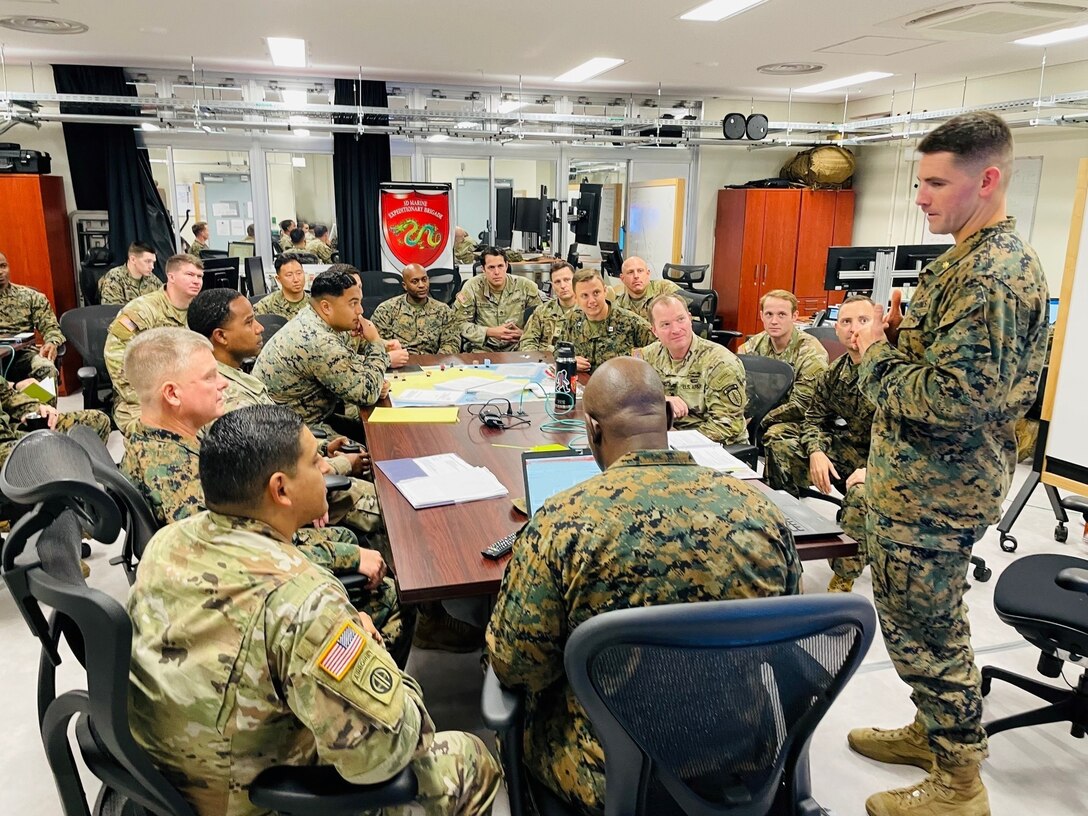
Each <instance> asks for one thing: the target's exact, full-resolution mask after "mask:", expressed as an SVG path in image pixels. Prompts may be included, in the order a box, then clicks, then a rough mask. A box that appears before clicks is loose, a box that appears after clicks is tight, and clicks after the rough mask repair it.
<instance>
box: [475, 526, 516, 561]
mask: <svg viewBox="0 0 1088 816" xmlns="http://www.w3.org/2000/svg"><path fill="white" fill-rule="evenodd" d="M518 532H519V531H518V530H515V531H514V532H512V533H510V535H506V536H503V537H502V538H500V539H499V540H498V541H496V542H495V543H494V544H492V545H491V546H490V547H488V548H487V549H486V550H480V553H481V554H482V555H483V557H484V558H493V559H494V558H502V557H503V556H504V555H506V554H507V553H508V552H510V550H512V549H514V539H515V538H517V537H518Z"/></svg>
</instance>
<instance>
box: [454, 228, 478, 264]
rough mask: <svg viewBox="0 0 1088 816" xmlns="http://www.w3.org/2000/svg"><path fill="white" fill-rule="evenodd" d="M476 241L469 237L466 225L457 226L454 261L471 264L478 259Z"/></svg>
mask: <svg viewBox="0 0 1088 816" xmlns="http://www.w3.org/2000/svg"><path fill="white" fill-rule="evenodd" d="M475 253H476V242H475V241H473V240H472V239H471V238H469V237H468V232H466V231H465V228H464V227H457V228H456V229H455V230H454V231H453V261H454V263H459V264H470V263H472V262H473V261H475V260H476V254H475Z"/></svg>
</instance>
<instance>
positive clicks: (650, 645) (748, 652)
mask: <svg viewBox="0 0 1088 816" xmlns="http://www.w3.org/2000/svg"><path fill="white" fill-rule="evenodd" d="M875 629H876V615H875V613H874V611H873V608H872V605H871V604H870V603H869V602H868V601H867V600H865V599H864V598H861V597H858V596H853V595H838V596H832V595H818V596H797V597H789V598H760V599H755V600H737V601H715V602H707V603H692V604H674V605H668V606H657V607H644V608H634V609H622V610H617V611H613V612H606V613H604V614H602V615H599V616H597V617H595V618H592V619H591V620H589V621H586V622H585V623H583V624H581V625H580V626H579V627H578V628H577V629H575V630H574V632H573V634H572V635H571V637H570V640H569V641H568V642H567V645H566V648H565V650H564V661H563V662H564V666H565V669H566V675H567V678H568V680H569V681H570V684H571V687H572V688H573V689H574V692H575V694H576V695H577V697H578V700H579V701H580V702H581V703H582V705H583V706H584V707H585V710H586V712H587V714H588V715H589V718H590V721H591V722H592V723H593V728H594V730H595V731H596V733H597V734H598V736H599V737H600V739H601V744H602V746H603V747H604V753H605V777H606V790H605V810H604V812H605V814H606V816H613V815H614V814H615V815H618V814H663V813H684V814H699V816H704V815H706V816H710V814H723V815H724V814H735V815H736V816H757V814H759V815H762V814H769V813H772V812H773V813H782V814H820V813H822V812H823V811H822V810H821V809H820V807H819V805H818V804H816V802H815V801H813V799H812V794H811V790H810V787H811V786H810V781H809V770H808V742H809V739H810V738H811V736H812V733H813V731H814V730H815V728H816V726H817V725H818V723H819V721H820V719H821V718H822V717H823V716H824V714H825V713H826V712H827V709H828V708H829V707H830V705H831V703H832V702H833V701H834V699H835V697H836V696H837V695H838V694H839V692H840V691H841V690H842V688H843V687H844V686H845V685H846V682H847V681H848V680H849V679H850V677H851V675H852V674H853V673H854V671H855V670H856V669H857V667H858V666H859V665H860V664H861V660H862V658H863V657H864V656H865V653H866V651H867V650H868V647H869V644H870V643H871V642H872V638H873V634H874V632H875ZM519 703H520V700H519V697H518V696H517V695H515V694H514V693H512V692H510V691H507V690H504V689H502V688H501V686H499V685H498V681H497V679H496V678H495V675H494V673H493V672H489V675H488V678H487V679H486V680H485V685H484V720H485V722H486V723H487V724H488V725H489V726H490V727H493V728H496V730H498V731H499V732H500V736H501V737H502V739H501V740H500V744H501V746H502V752H503V757H502V758H503V764H504V768H505V770H506V775H507V785H508V790H509V792H510V804H511V812H512V813H514V814H515V816H516V815H517V814H518V813H519V812H521V808H522V804H523V800H522V799H521V798H517V799H515V793H517V794H518V795H519V797H520V795H521V794H522V793H523V792H524V791H525V789H526V788H529V789H530V791H531V794H532V795H533V796H534V798H537V794H538V793H539V792H540V788H541V787H542V786H540V785H539V783H536V782H535V780H532V779H529V780H526V779H525V776H524V773H523V769H522V766H521V762H520V753H519V752H520V749H521V741H520V740H518V739H516V734H512V733H511V732H510V731H509V730H506V729H505V726H506V725H508V724H512V727H513V728H514V729H516V727H517V723H518V722H519V721H520V720H519V714H518V713H517V709H518V705H519ZM526 782H528V784H526ZM545 801H547V802H548V805H547V806H545V807H546V808H547V809H548V810H552V811H554V812H558V807H559V806H560V805H561V804H562V803H560V802H558V800H556V798H555V797H554V796H552V797H548V798H546V799H545Z"/></svg>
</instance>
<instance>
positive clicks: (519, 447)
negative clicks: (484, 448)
mask: <svg viewBox="0 0 1088 816" xmlns="http://www.w3.org/2000/svg"><path fill="white" fill-rule="evenodd" d="M491 447H493V448H513V449H514V450H532V449H533V448H532V446H531V445H500V444H499V443H498V442H492V443H491Z"/></svg>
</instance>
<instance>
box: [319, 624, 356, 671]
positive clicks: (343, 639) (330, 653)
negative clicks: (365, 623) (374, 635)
mask: <svg viewBox="0 0 1088 816" xmlns="http://www.w3.org/2000/svg"><path fill="white" fill-rule="evenodd" d="M365 645H366V636H365V635H364V634H363V630H362V629H361V628H359V626H358V625H356V624H354V623H352V622H351V621H344V625H343V626H341V627H340V631H339V632H337V633H336V636H335V637H334V638H333V639H332V642H331V643H329V645H328V646H326V647H325V651H324V653H323V654H322V655H321V657H320V658H319V659H318V661H317V665H318V667H320V668H321V670H322V671H324V672H325V673H326V674H328V675H329V676H330V677H332V678H333V679H334V680H336V681H337V682H339V681H340V680H343V679H344V675H346V674H347V673H348V672H349V671H351V667H352V666H354V665H355V661H356V660H358V659H359V655H360V654H362V652H363V647H364V646H365Z"/></svg>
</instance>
